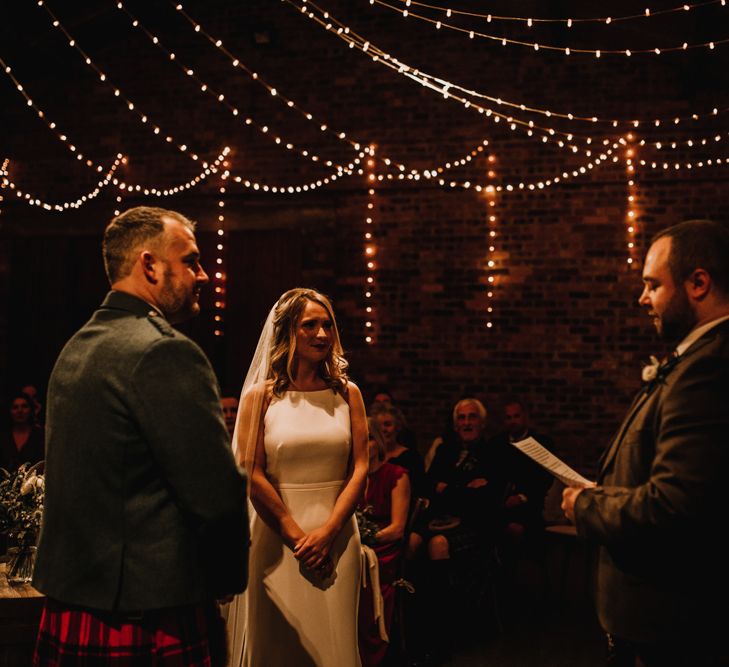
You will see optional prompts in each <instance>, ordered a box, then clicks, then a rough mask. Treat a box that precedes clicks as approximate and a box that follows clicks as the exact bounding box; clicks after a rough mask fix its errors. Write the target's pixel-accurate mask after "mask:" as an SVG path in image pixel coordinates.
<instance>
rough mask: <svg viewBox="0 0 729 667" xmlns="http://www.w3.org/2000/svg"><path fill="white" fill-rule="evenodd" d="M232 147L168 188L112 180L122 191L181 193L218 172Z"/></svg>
mask: <svg viewBox="0 0 729 667" xmlns="http://www.w3.org/2000/svg"><path fill="white" fill-rule="evenodd" d="M229 153H230V148H229V147H228V146H226V147H225V148H223V151H222V152H221V153H220V154H219V155H218V156H217V157H216V158H215V160H213V162H212V163H211V164H210V165H208V166H207V167H205V168H204V169H203V170H202V171H201V172H200V173H199V174H197V175H195V176H193V177H192V178H191V179H190V180H189V181H186V182H185V183H181V184H179V185H173V186H171V187H167V188H157V187H154V186H145V185H138V184H133V183H125V182H123V181H120V180H118V179H114V180H113V181H112V182H113V183H114V185H115V186H117V188H119V190H121V191H126V192H134V193H140V194H144V195H145V196H150V195H154V196H155V197H171V196H173V195H177V194H180V193H181V192H184V191H185V190H190V189H191V188H194V187H195V186H197V185H200V183H202V182H203V181H204V180H205V179H206V178H207V177H208V176H210V175H211V174H217V173H218V171H219V169H220V164H221V163H222V162H223V160H224V159H225V158H226V157H227V156H228V155H229Z"/></svg>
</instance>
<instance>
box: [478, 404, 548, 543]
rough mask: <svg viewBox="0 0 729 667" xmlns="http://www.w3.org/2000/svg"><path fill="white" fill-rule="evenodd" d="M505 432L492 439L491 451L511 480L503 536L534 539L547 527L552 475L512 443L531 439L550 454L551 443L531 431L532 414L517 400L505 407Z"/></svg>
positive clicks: (539, 434)
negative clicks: (546, 504)
mask: <svg viewBox="0 0 729 667" xmlns="http://www.w3.org/2000/svg"><path fill="white" fill-rule="evenodd" d="M504 426H505V427H506V430H505V431H504V432H503V433H500V434H499V435H497V436H494V437H493V438H491V439H490V440H489V442H488V445H487V446H488V447H489V449H493V450H496V451H499V452H501V453H502V454H503V457H504V470H505V474H506V477H507V478H508V480H509V484H508V488H507V494H506V499H505V501H504V532H505V535H506V537H507V538H511V539H512V540H524V539H531V538H533V537H536V536H538V535H540V534H541V531H542V528H543V527H544V525H543V524H544V520H543V512H544V499H545V498H546V496H547V491H549V487H550V486H551V485H552V479H553V478H552V475H550V474H549V473H548V472H547V471H546V470H545V469H544V468H542V466H540V465H539V464H537V463H535V462H534V461H533V460H532V459H530V458H529V457H528V456H526V454H523V453H522V452H521V451H519V450H518V449H517V448H516V447H513V446H512V444H511V443H513V442H518V441H519V440H524V439H525V438H528V437H532V438H534V439H535V440H537V442H539V443H540V444H541V445H544V447H546V448H547V449H549V450H550V451H551V450H553V449H554V443H553V441H552V439H551V438H550V437H548V436H546V435H544V434H542V433H537V432H536V431H533V430H531V429H530V427H529V414H528V412H527V409H526V406H525V405H524V403H523V402H522V401H521V400H519V399H517V398H515V399H510V400H508V401H507V403H506V404H505V405H504Z"/></svg>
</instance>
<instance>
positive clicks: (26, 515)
mask: <svg viewBox="0 0 729 667" xmlns="http://www.w3.org/2000/svg"><path fill="white" fill-rule="evenodd" d="M42 465H43V462H41V463H36V464H35V465H32V466H31V465H30V464H28V463H23V464H22V465H21V466H20V467H19V468H18V469H17V470H16V471H15V472H8V471H7V470H5V469H4V468H0V534H3V535H7V536H8V537H10V538H11V539H13V540H15V541H16V542H17V543H18V545H21V546H29V545H34V544H35V542H36V540H37V539H38V532H39V531H40V526H41V519H42V518H43V499H44V495H45V480H44V479H43V475H42V474H41V473H40V472H39V470H41V469H42V467H41V466H42Z"/></svg>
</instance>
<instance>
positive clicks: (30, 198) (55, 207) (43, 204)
mask: <svg viewBox="0 0 729 667" xmlns="http://www.w3.org/2000/svg"><path fill="white" fill-rule="evenodd" d="M125 161H126V158H125V157H123V156H122V155H117V156H116V159H115V160H114V163H113V164H112V165H111V167H110V168H109V170H108V171H107V172H106V174H105V175H104V177H103V178H102V179H101V180H100V181H99V182H98V183H97V184H96V187H95V188H94V189H93V190H91V191H89V192H87V193H86V194H83V195H81V196H80V197H78V198H77V199H76V200H75V201H66V202H62V203H50V202H47V201H44V200H43V199H41V198H40V197H37V196H35V195H32V194H30V193H29V192H25V191H24V190H22V189H21V188H20V187H18V185H17V184H16V183H15V182H14V181H12V180H11V179H10V175H9V174H8V172H7V171H5V172H4V174H3V175H2V184H3V187H6V188H9V189H10V190H11V191H13V192H14V193H15V195H16V196H17V197H18V199H21V200H22V201H23V202H24V203H26V204H28V206H39V207H40V208H42V209H45V210H46V211H54V212H56V213H63V212H65V211H67V210H68V209H71V208H81V207H82V206H83V205H84V204H86V203H87V202H89V201H91V200H92V199H95V198H96V197H97V196H98V195H99V193H100V192H101V191H102V190H103V189H104V188H105V187H106V186H107V185H109V183H110V182H111V180H112V177H113V176H114V173H115V172H116V170H117V168H118V167H119V165H120V164H123V163H124V162H125Z"/></svg>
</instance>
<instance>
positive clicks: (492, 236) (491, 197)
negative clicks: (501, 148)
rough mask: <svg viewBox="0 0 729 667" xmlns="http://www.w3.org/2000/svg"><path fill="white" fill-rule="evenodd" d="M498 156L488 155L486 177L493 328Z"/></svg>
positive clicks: (489, 321) (488, 323) (488, 309)
mask: <svg viewBox="0 0 729 667" xmlns="http://www.w3.org/2000/svg"><path fill="white" fill-rule="evenodd" d="M495 167H496V156H495V155H494V154H493V153H492V154H491V155H489V156H488V167H487V171H486V177H487V179H488V181H489V185H488V186H487V187H486V189H485V192H486V216H487V218H488V223H487V225H486V228H487V229H488V238H487V243H488V251H487V253H486V299H487V300H486V328H487V329H491V328H492V327H493V326H494V322H493V312H494V293H495V291H496V259H495V253H496V237H497V231H496V228H497V222H498V221H497V218H496V187H495V186H494V182H495V180H496V171H495Z"/></svg>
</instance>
